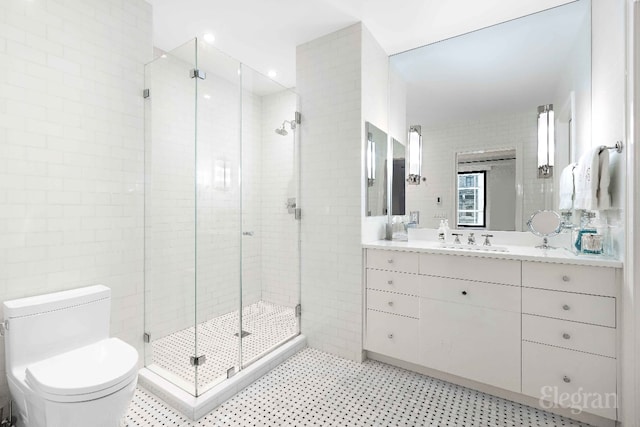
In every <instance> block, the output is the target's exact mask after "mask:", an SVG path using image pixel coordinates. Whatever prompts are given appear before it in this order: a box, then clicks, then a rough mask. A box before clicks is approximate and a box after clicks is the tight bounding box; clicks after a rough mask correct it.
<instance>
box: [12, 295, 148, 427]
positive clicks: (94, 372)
mask: <svg viewBox="0 0 640 427" xmlns="http://www.w3.org/2000/svg"><path fill="white" fill-rule="evenodd" d="M3 306H4V307H3V308H4V324H3V326H4V328H3V329H4V344H5V359H6V371H7V380H8V382H9V390H10V392H11V397H12V399H13V407H14V412H15V410H17V415H18V425H19V426H21V427H120V426H121V420H122V418H123V417H124V415H125V412H126V411H127V408H128V406H129V403H130V401H131V398H132V397H133V393H134V391H135V388H136V384H137V381H138V369H137V368H138V352H137V351H136V349H135V348H133V347H132V346H130V345H129V344H127V343H125V342H123V341H121V340H119V339H118V338H110V337H109V322H110V310H111V290H110V289H109V288H107V287H105V286H101V285H97V286H89V287H84V288H79V289H73V290H69V291H63V292H56V293H52V294H47V295H39V296H35V297H29V298H21V299H16V300H12V301H5V302H4V304H3Z"/></svg>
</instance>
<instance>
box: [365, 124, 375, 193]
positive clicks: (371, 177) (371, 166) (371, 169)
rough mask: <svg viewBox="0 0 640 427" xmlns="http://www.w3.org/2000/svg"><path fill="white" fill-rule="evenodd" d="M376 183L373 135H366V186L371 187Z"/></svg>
mask: <svg viewBox="0 0 640 427" xmlns="http://www.w3.org/2000/svg"><path fill="white" fill-rule="evenodd" d="M375 182H376V143H375V142H374V141H373V133H371V132H369V133H368V134H367V186H369V187H373V184H374V183H375Z"/></svg>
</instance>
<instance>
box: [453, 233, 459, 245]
mask: <svg viewBox="0 0 640 427" xmlns="http://www.w3.org/2000/svg"><path fill="white" fill-rule="evenodd" d="M451 235H452V236H456V239H455V240H454V241H453V243H455V244H456V245H459V244H460V236H462V233H451Z"/></svg>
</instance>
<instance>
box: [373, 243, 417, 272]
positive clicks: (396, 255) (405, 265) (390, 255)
mask: <svg viewBox="0 0 640 427" xmlns="http://www.w3.org/2000/svg"><path fill="white" fill-rule="evenodd" d="M367 268H375V269H377V270H389V271H400V272H404V273H414V274H417V273H418V254H417V253H415V252H401V251H384V250H380V249H368V250H367Z"/></svg>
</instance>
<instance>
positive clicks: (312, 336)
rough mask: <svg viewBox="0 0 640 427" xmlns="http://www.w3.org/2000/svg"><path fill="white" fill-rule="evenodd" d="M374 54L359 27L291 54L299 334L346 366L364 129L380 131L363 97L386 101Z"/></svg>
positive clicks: (357, 268) (354, 320)
mask: <svg viewBox="0 0 640 427" xmlns="http://www.w3.org/2000/svg"><path fill="white" fill-rule="evenodd" d="M380 50H381V49H380V47H379V46H378V45H377V43H376V42H375V40H373V38H372V37H371V35H370V34H369V32H368V31H367V30H366V28H364V27H363V25H362V24H360V23H359V24H355V25H352V26H350V27H347V28H345V29H342V30H340V31H337V32H334V33H332V34H329V35H327V36H324V37H321V38H319V39H316V40H313V41H311V42H309V43H306V44H303V45H300V46H298V49H297V83H298V85H297V89H298V93H299V94H300V99H301V100H302V110H303V112H304V121H303V126H302V140H301V145H302V146H301V156H302V165H303V167H302V171H301V179H302V182H301V185H302V207H303V221H302V253H303V254H304V257H303V260H302V283H303V284H304V286H303V287H302V332H303V333H304V334H305V335H306V336H307V339H308V342H309V345H310V346H311V347H315V348H318V349H320V350H322V351H326V352H329V353H333V354H336V355H339V356H341V357H345V358H349V359H353V360H362V248H361V242H362V222H363V220H362V215H363V212H364V210H363V203H362V202H363V191H364V190H363V184H364V176H363V172H362V171H363V161H364V156H363V140H364V139H363V138H364V122H365V121H366V120H371V121H372V122H374V123H378V124H379V125H380V126H382V127H386V125H387V123H386V110H387V102H385V101H384V100H383V101H379V100H376V102H375V105H379V106H380V107H379V108H376V107H375V106H372V105H370V104H371V102H373V101H371V100H372V99H374V98H375V96H373V95H371V96H370V95H368V94H370V93H371V92H369V91H374V90H375V91H377V92H376V93H377V95H378V96H379V97H381V99H385V97H386V96H387V93H388V82H387V79H386V78H384V73H385V71H384V70H386V68H387V60H386V58H384V60H383V61H380V60H378V59H379V58H380V57H381V55H380ZM365 64H366V65H367V66H368V67H370V68H367V69H365V68H364V66H365ZM374 67H383V68H384V70H383V71H380V70H379V69H377V68H374ZM365 73H370V77H368V78H364V75H365ZM380 76H383V77H380ZM366 82H370V83H366ZM365 92H366V93H365ZM369 101H371V102H369ZM364 103H366V104H367V105H366V107H365V106H363V104H364ZM380 109H383V111H382V112H381V111H380Z"/></svg>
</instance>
